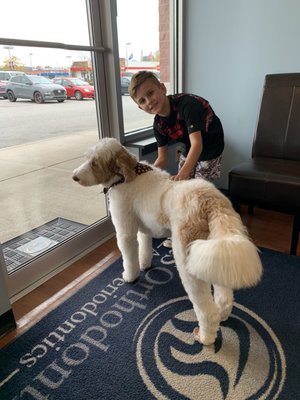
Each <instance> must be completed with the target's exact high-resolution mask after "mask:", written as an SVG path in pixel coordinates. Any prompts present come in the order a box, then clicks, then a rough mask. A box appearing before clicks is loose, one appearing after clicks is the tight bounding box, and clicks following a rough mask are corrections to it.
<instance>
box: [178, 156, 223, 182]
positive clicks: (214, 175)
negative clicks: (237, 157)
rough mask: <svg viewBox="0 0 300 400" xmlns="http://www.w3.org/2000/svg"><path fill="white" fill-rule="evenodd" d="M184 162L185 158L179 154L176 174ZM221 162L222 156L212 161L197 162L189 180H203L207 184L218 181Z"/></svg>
mask: <svg viewBox="0 0 300 400" xmlns="http://www.w3.org/2000/svg"><path fill="white" fill-rule="evenodd" d="M185 160H186V157H184V156H183V155H182V154H181V155H180V157H179V163H178V172H179V171H180V170H181V168H182V167H183V164H184V163H185ZM221 161H222V156H219V157H218V158H213V159H212V160H207V161H198V162H197V164H196V166H195V168H194V169H193V171H192V172H191V174H190V178H191V179H192V178H203V179H206V180H207V181H209V182H212V181H214V180H216V179H219V178H220V176H221Z"/></svg>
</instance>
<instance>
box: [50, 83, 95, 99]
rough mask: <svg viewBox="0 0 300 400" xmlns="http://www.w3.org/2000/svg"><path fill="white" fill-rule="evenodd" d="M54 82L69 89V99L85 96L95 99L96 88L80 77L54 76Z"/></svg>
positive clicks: (83, 97)
mask: <svg viewBox="0 0 300 400" xmlns="http://www.w3.org/2000/svg"><path fill="white" fill-rule="evenodd" d="M53 82H55V83H57V84H59V85H62V86H63V87H64V88H65V89H66V91H67V97H68V99H69V98H70V97H75V99H76V100H82V99H85V98H88V99H94V98H95V89H94V86H91V85H90V84H89V83H88V82H86V81H84V80H83V79H80V78H54V79H53Z"/></svg>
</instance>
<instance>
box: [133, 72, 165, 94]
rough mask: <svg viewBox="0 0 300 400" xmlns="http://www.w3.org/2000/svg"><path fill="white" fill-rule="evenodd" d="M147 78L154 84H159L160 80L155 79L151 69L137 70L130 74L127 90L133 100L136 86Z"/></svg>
mask: <svg viewBox="0 0 300 400" xmlns="http://www.w3.org/2000/svg"><path fill="white" fill-rule="evenodd" d="M147 80H150V81H152V82H153V83H154V84H155V85H157V86H160V81H159V80H158V79H157V76H156V75H155V74H154V73H153V72H151V71H139V72H137V73H136V74H134V75H133V76H132V78H131V81H130V84H129V87H128V92H129V94H130V96H131V97H132V99H133V100H134V98H135V95H136V91H137V89H138V87H139V86H140V85H141V84H142V83H144V82H145V81H147Z"/></svg>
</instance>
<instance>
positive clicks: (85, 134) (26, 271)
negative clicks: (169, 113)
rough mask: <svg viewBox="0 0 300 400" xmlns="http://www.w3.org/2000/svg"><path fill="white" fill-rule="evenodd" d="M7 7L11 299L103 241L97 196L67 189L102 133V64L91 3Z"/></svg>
mask: <svg viewBox="0 0 300 400" xmlns="http://www.w3.org/2000/svg"><path fill="white" fill-rule="evenodd" d="M107 5H108V4H106V6H107ZM10 7H12V9H14V10H15V18H16V19H18V20H17V21H16V20H15V22H14V24H13V25H14V26H13V27H12V25H11V24H10V22H9V19H6V22H4V23H3V24H1V31H2V34H3V36H5V39H4V40H2V43H1V42H0V70H1V71H2V72H5V75H6V76H3V78H4V79H2V80H1V89H2V88H3V90H4V91H3V93H2V94H1V92H0V95H1V96H2V97H0V120H1V136H0V165H1V168H0V191H1V197H0V221H1V222H0V223H1V230H0V242H1V244H2V251H3V256H4V261H5V265H6V271H7V286H8V292H9V295H10V297H11V298H12V299H17V298H19V297H21V295H22V294H23V293H24V291H25V292H26V291H29V290H30V289H31V288H32V285H37V284H39V283H40V282H42V281H43V280H46V279H47V278H48V277H50V276H51V275H53V274H54V273H56V272H57V271H59V270H60V269H61V268H63V267H64V266H66V265H67V263H68V262H70V261H71V260H74V259H75V257H78V256H79V255H82V254H83V252H84V251H87V249H91V248H92V247H93V246H95V245H96V244H97V243H98V244H99V242H100V241H101V240H103V239H104V238H108V237H109V236H110V235H111V234H112V232H113V228H112V224H111V221H110V218H109V216H108V211H107V202H106V198H105V195H104V194H103V193H102V191H101V189H100V188H99V187H92V188H83V187H81V186H79V185H78V184H76V183H75V182H74V181H73V180H72V171H73V169H74V168H76V167H78V166H79V165H80V164H81V163H82V162H83V161H84V152H85V151H86V150H87V149H88V148H89V147H91V146H93V145H94V144H95V143H96V142H97V141H98V140H99V137H102V136H103V135H104V134H103V128H104V127H106V130H105V132H106V133H105V134H106V135H109V134H110V126H109V122H108V121H107V118H108V113H105V112H103V110H105V109H106V108H107V105H106V102H105V98H104V97H105V96H102V97H101V94H100V93H101V92H102V91H103V76H104V75H105V65H106V64H107V63H109V60H104V57H105V54H104V49H103V48H101V45H102V43H101V42H102V36H101V32H99V26H100V10H99V7H98V4H97V3H96V2H86V1H85V0H75V1H73V2H72V6H71V8H70V2H69V1H67V0H59V1H57V0H53V1H52V2H51V7H47V9H45V8H44V7H42V5H41V2H39V1H35V0H29V1H27V2H26V3H24V2H23V1H21V0H20V1H19V0H12V2H11V4H10ZM92 11H93V13H94V16H95V18H94V20H93V22H92V21H91V20H89V18H88V16H89V15H91V14H92ZM105 11H106V12H107V20H108V19H109V18H111V13H110V8H109V7H106V9H105ZM49 26H51V27H52V29H49ZM97 28H98V33H97ZM91 32H93V34H91ZM37 33H38V37H39V42H36V41H35V37H36V35H37ZM96 33H97V38H96V36H95V34H96ZM20 38H22V39H20ZM7 39H8V40H7ZM96 42H97V44H96ZM108 42H109V41H108ZM7 43H8V44H7ZM62 43H64V44H62ZM65 43H67V44H68V45H65ZM108 44H109V45H110V47H111V48H112V47H113V43H112V42H111V43H108ZM89 48H91V50H89ZM96 69H97V71H96ZM0 77H1V75H0ZM7 77H8V78H9V81H8V80H7ZM99 98H102V101H101V102H99V101H98V99H99ZM120 98H121V96H120ZM120 101H121V100H120ZM111 112H114V110H111Z"/></svg>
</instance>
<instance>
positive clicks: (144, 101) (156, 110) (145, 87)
mask: <svg viewBox="0 0 300 400" xmlns="http://www.w3.org/2000/svg"><path fill="white" fill-rule="evenodd" d="M166 93H167V89H166V87H165V85H164V84H163V83H161V84H160V85H159V86H158V85H156V84H155V83H153V82H151V81H145V82H144V83H142V84H141V85H140V86H139V87H138V88H137V90H136V94H135V97H134V101H135V102H136V103H137V105H138V106H139V108H140V109H141V110H143V111H145V112H147V113H148V114H159V115H160V116H162V117H168V116H169V114H170V103H169V99H168V97H167V96H166Z"/></svg>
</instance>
